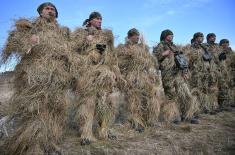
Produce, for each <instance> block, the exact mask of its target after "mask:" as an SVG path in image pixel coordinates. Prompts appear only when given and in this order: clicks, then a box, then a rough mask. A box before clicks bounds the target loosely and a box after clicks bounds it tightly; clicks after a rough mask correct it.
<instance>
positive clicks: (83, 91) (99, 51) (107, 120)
mask: <svg viewBox="0 0 235 155" xmlns="http://www.w3.org/2000/svg"><path fill="white" fill-rule="evenodd" d="M88 36H92V38H93V39H92V40H90V41H88V40H87V37H88ZM113 40H114V39H113V34H112V32H111V31H109V30H97V29H95V28H93V27H88V28H86V29H82V28H78V29H77V30H75V32H74V33H73V35H72V42H73V50H74V52H78V55H79V54H80V55H79V56H80V58H81V61H83V63H82V65H81V66H80V67H79V68H78V71H77V72H79V74H78V76H79V80H78V84H77V88H76V89H77V92H78V94H79V101H78V102H77V103H76V104H75V105H74V106H75V109H77V112H76V116H75V119H76V122H77V123H78V125H79V127H80V134H81V138H82V140H81V144H82V145H86V144H89V143H90V141H95V138H94V136H93V131H92V128H94V124H95V122H98V128H97V132H95V133H98V135H97V136H98V137H99V138H111V139H112V138H115V136H114V135H113V134H112V130H111V125H112V124H113V123H114V119H115V115H116V111H117V104H118V98H119V89H118V88H119V83H122V82H120V81H123V80H121V74H120V72H119V69H118V67H117V66H116V64H115V63H116V60H115V57H114V55H113ZM122 84H124V83H122Z"/></svg>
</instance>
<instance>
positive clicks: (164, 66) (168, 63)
mask: <svg viewBox="0 0 235 155" xmlns="http://www.w3.org/2000/svg"><path fill="white" fill-rule="evenodd" d="M166 50H171V51H172V50H173V51H177V50H178V49H177V47H176V45H174V44H173V43H166V42H164V41H162V42H160V43H159V44H158V45H157V46H156V47H155V48H154V49H153V54H154V56H155V57H156V58H157V60H158V63H159V67H160V69H161V70H169V69H175V66H176V65H175V60H174V54H173V53H172V54H170V55H168V56H162V53H163V52H164V51H166Z"/></svg>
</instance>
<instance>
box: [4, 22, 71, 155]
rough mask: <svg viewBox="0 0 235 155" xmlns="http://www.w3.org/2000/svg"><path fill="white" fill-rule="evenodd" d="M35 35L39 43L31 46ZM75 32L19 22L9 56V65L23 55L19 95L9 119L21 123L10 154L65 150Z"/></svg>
mask: <svg viewBox="0 0 235 155" xmlns="http://www.w3.org/2000/svg"><path fill="white" fill-rule="evenodd" d="M32 35H36V36H37V37H38V39H39V42H38V43H37V44H35V45H32V44H30V43H29V39H30V37H31V36H32ZM68 41H69V31H68V29H67V28H61V27H60V26H59V25H58V24H57V23H56V22H55V23H48V22H47V21H46V20H45V19H42V18H37V19H35V20H33V21H29V20H27V19H21V20H18V21H17V22H16V25H15V29H14V30H13V31H12V32H11V33H10V35H9V37H8V40H7V43H6V46H5V48H4V51H3V60H4V61H5V62H6V60H7V59H8V58H9V57H10V56H11V55H12V54H13V53H17V54H18V55H20V56H21V61H20V62H19V64H18V65H17V66H16V69H15V77H16V79H15V82H14V84H15V94H14V95H13V97H12V98H11V100H10V101H9V104H10V106H9V115H10V116H11V117H13V118H14V117H17V118H18V119H19V122H18V123H17V124H18V127H17V130H16V132H15V133H14V135H13V136H12V137H10V138H9V140H8V141H7V151H8V152H7V154H42V153H50V152H51V151H59V150H58V147H57V145H58V144H59V142H60V140H61V138H62V135H63V127H64V118H65V111H66V102H65V95H64V94H65V91H64V90H65V89H67V87H68V85H69V81H70V79H71V76H70V74H69V71H70V62H69V53H68V52H69V51H70V49H69V42H68Z"/></svg>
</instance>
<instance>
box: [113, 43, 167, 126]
mask: <svg viewBox="0 0 235 155" xmlns="http://www.w3.org/2000/svg"><path fill="white" fill-rule="evenodd" d="M115 53H116V55H117V57H118V66H119V68H120V70H121V73H122V75H123V76H124V78H125V80H126V81H127V86H126V87H125V88H124V89H123V90H122V91H123V92H124V93H125V95H126V100H127V109H128V111H129V113H130V116H129V119H128V120H129V121H131V123H132V126H133V127H134V128H136V129H138V128H139V127H141V128H144V127H146V126H148V125H154V124H155V123H156V122H158V120H159V119H158V117H159V114H160V107H161V104H162V103H163V102H164V95H163V89H162V86H161V81H160V77H159V76H160V75H159V74H158V73H157V72H156V68H157V64H156V60H155V59H154V57H152V56H151V54H150V53H149V51H148V47H146V45H144V44H143V43H140V44H134V45H133V44H131V43H128V42H127V43H126V44H125V45H119V46H118V47H117V49H116V52H115Z"/></svg>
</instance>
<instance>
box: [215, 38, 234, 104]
mask: <svg viewBox="0 0 235 155" xmlns="http://www.w3.org/2000/svg"><path fill="white" fill-rule="evenodd" d="M224 43H227V44H229V41H228V40H227V39H222V40H221V41H220V47H221V49H220V51H219V56H220V59H219V71H220V76H219V85H218V86H219V95H218V102H219V104H221V106H222V108H224V107H228V106H230V104H233V103H234V99H233V95H232V94H233V93H232V92H234V91H233V89H234V81H233V79H232V78H233V77H232V74H233V73H232V63H233V62H232V61H233V60H232V58H233V55H234V53H233V51H232V49H231V48H230V47H223V46H222V44H224ZM223 54H224V55H225V57H226V58H224V59H223V58H222V55H223Z"/></svg>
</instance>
